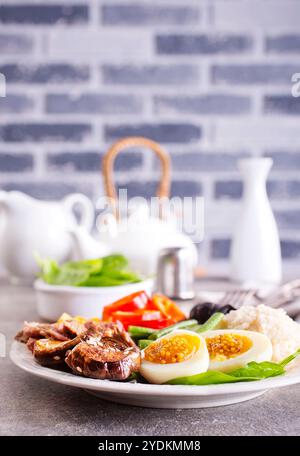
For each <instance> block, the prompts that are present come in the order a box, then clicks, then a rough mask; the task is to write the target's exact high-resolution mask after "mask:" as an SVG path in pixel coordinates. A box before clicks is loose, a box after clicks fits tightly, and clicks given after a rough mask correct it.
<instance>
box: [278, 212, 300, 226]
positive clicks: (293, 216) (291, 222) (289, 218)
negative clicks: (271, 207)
mask: <svg viewBox="0 0 300 456" xmlns="http://www.w3.org/2000/svg"><path fill="white" fill-rule="evenodd" d="M275 217H276V220H277V223H278V225H279V228H280V229H294V230H299V229H300V211H299V210H293V209H290V210H284V211H275Z"/></svg>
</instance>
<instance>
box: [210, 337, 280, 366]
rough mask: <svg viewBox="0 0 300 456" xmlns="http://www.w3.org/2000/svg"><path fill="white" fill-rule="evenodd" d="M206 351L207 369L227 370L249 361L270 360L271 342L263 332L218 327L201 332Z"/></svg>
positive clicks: (244, 364)
mask: <svg viewBox="0 0 300 456" xmlns="http://www.w3.org/2000/svg"><path fill="white" fill-rule="evenodd" d="M203 337H204V338H205V341H206V345H207V349H208V353H209V359H210V360H209V368H208V370H214V371H221V372H229V371H232V370H235V369H239V368H240V367H244V366H246V364H248V363H250V362H251V361H256V362H258V363H259V362H262V361H270V360H271V358H272V344H271V341H270V339H269V338H268V337H267V336H265V335H264V334H261V333H257V332H253V331H244V330H237V329H219V330H215V331H207V332H205V333H203Z"/></svg>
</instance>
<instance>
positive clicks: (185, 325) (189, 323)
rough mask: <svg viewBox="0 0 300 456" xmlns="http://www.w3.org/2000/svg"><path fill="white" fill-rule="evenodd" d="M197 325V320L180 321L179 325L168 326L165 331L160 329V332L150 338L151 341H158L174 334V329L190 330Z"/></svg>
mask: <svg viewBox="0 0 300 456" xmlns="http://www.w3.org/2000/svg"><path fill="white" fill-rule="evenodd" d="M196 323H197V320H183V321H179V322H178V323H175V324H174V325H171V326H167V327H166V328H164V329H160V330H159V331H155V332H154V333H153V334H151V335H150V336H149V339H151V340H156V339H159V338H160V337H162V336H165V335H166V334H169V333H170V332H172V331H173V330H174V329H183V328H187V329H188V328H189V327H190V326H193V325H195V324H196Z"/></svg>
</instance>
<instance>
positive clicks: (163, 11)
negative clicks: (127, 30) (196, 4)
mask: <svg viewBox="0 0 300 456" xmlns="http://www.w3.org/2000/svg"><path fill="white" fill-rule="evenodd" d="M199 17H200V14H199V9H198V8H193V7H192V6H191V7H186V6H160V5H146V4H142V5H141V4H139V3H131V4H130V5H129V4H125V5H124V4H117V5H104V6H103V7H102V22H103V23H104V24H105V25H119V26H120V25H131V26H132V25H136V26H141V25H177V26H180V25H186V24H195V23H198V21H199Z"/></svg>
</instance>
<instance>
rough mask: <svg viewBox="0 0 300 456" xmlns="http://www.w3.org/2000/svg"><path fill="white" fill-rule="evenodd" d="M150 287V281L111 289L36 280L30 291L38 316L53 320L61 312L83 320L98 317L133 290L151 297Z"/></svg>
mask: <svg viewBox="0 0 300 456" xmlns="http://www.w3.org/2000/svg"><path fill="white" fill-rule="evenodd" d="M153 285H154V281H153V280H152V279H147V280H143V281H142V282H138V283H130V284H127V285H119V286H115V287H70V286H63V285H59V286H58V285H49V284H47V283H45V282H43V281H42V280H36V281H35V283H34V288H35V290H36V297H37V311H38V314H39V316H40V317H41V318H44V319H45V320H48V321H56V320H57V319H58V318H59V317H60V316H61V314H62V313H64V312H66V313H68V314H69V315H72V316H75V315H80V316H81V317H85V318H93V317H99V316H101V314H102V309H103V307H104V306H106V305H108V304H111V303H112V302H114V301H117V300H118V299H121V298H123V297H124V296H127V295H129V294H131V293H135V292H136V291H140V290H145V291H146V292H147V293H148V294H151V292H152V290H153Z"/></svg>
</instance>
